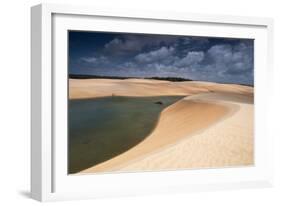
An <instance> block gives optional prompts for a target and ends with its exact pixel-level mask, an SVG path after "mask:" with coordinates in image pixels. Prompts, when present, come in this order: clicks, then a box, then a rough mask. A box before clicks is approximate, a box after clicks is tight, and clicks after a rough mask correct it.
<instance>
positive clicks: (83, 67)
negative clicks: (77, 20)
mask: <svg viewBox="0 0 281 206" xmlns="http://www.w3.org/2000/svg"><path fill="white" fill-rule="evenodd" d="M253 53H254V41H253V40H250V39H229V38H208V37H189V36H171V35H151V34H122V33H103V32H78V31H77V32H75V31H70V32H69V72H70V74H93V75H103V76H106V75H108V76H122V77H183V78H187V79H193V80H201V81H214V82H223V83H239V84H251V85H252V84H253V82H254V79H253V78H254V76H253V73H254V72H253V69H254V68H253V66H254V65H253V62H254V59H253V58H254V57H253Z"/></svg>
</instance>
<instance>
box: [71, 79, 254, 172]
mask: <svg viewBox="0 0 281 206" xmlns="http://www.w3.org/2000/svg"><path fill="white" fill-rule="evenodd" d="M112 94H114V95H120V96H122V95H123V96H157V95H186V96H187V97H186V98H184V99H182V100H180V101H178V102H176V103H175V104H173V105H171V106H169V107H167V108H166V109H165V110H163V111H162V113H161V115H160V117H159V120H158V123H157V125H156V128H155V129H154V130H153V132H152V133H151V134H150V135H149V136H148V137H147V138H146V139H145V140H144V141H142V142H141V143H139V144H138V145H136V146H135V147H133V148H131V149H130V150H128V151H126V152H124V153H123V154H121V155H118V156H116V157H114V158H112V159H110V160H108V161H105V162H103V163H100V164H98V165H95V166H93V167H91V168H88V169H86V170H84V171H82V172H81V173H80V174H83V173H93V172H111V171H143V170H155V169H156V170H158V169H159V170H165V169H184V168H202V167H203V168H205V167H226V166H242V165H250V164H253V88H252V87H248V86H242V85H229V84H227V85H225V84H216V83H209V82H193V81H192V82H168V81H158V80H139V79H128V80H110V79H109V80H105V79H95V80H93V79H90V80H73V79H71V80H70V98H71V99H77V98H91V97H101V96H109V95H112Z"/></svg>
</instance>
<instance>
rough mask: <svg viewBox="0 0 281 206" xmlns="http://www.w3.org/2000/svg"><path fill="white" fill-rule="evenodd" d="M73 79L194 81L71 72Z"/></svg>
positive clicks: (178, 78)
mask: <svg viewBox="0 0 281 206" xmlns="http://www.w3.org/2000/svg"><path fill="white" fill-rule="evenodd" d="M69 78H71V79H155V80H166V81H171V82H184V81H192V80H191V79H185V78H181V77H142V78H140V77H117V76H99V75H88V74H69Z"/></svg>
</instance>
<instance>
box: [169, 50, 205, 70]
mask: <svg viewBox="0 0 281 206" xmlns="http://www.w3.org/2000/svg"><path fill="white" fill-rule="evenodd" d="M204 56H205V55H204V52H202V51H200V52H195V51H192V52H188V53H187V55H186V56H185V57H183V58H181V59H179V60H178V61H176V62H175V63H174V65H175V66H177V67H185V66H192V65H195V64H198V63H200V62H201V61H202V60H203V59H204Z"/></svg>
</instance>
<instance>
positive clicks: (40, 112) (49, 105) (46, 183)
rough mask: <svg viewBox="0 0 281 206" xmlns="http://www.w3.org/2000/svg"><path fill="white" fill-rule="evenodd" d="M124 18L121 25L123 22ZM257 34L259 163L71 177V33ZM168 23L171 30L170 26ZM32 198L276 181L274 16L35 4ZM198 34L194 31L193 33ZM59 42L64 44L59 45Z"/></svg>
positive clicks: (213, 187)
mask: <svg viewBox="0 0 281 206" xmlns="http://www.w3.org/2000/svg"><path fill="white" fill-rule="evenodd" d="M116 21H118V24H119V25H118V26H116ZM155 23H157V24H159V25H160V24H161V25H162V27H161V26H160V27H159V28H163V29H162V30H161V29H160V30H161V31H160V33H165V34H186V32H187V31H186V28H187V27H186V26H187V25H188V26H190V27H192V30H193V32H195V33H192V34H195V35H201V36H224V37H241V38H242V37H243V38H254V39H257V47H255V165H254V166H253V167H244V168H223V169H200V170H181V171H166V172H144V173H121V174H103V175H82V176H72V177H69V176H67V173H66V167H65V165H66V164H67V162H66V161H65V160H66V159H65V155H64V153H65V152H66V150H65V147H64V146H63V145H64V144H66V142H65V138H60V137H62V136H65V133H66V131H65V129H66V128H64V127H60V126H58V125H63V124H64V122H65V119H66V112H65V111H66V110H64V111H61V110H58V109H57V108H58V107H60V108H62V107H65V100H66V99H67V87H66V85H67V83H66V79H67V76H66V75H67V73H66V70H65V69H57V68H65V67H67V61H66V59H67V55H66V54H67V52H66V50H65V49H66V45H67V41H66V38H67V36H66V35H65V34H66V31H67V30H69V29H77V30H95V29H96V30H101V31H127V32H128V31H133V32H148V31H149V32H151V33H157V32H158V33H159V31H156V30H155V29H153V24H155ZM165 25H169V26H171V28H173V29H171V30H167V29H166V30H165V29H164V27H165ZM31 26H32V28H31V40H32V41H31V50H32V54H31V56H32V60H31V67H32V68H31V71H32V85H31V93H32V99H31V108H32V115H31V119H32V129H31V164H32V165H31V196H32V198H34V199H36V200H39V201H53V200H67V199H83V198H96V197H112V196H120V195H136V194H150V193H174V192H189V191H191V192H195V191H209V190H225V189H239V188H252V187H270V186H272V185H273V175H272V173H273V168H272V166H273V160H272V157H273V155H272V149H273V144H272V141H273V136H272V134H271V133H270V128H269V123H268V117H267V113H266V109H268V108H270V105H271V101H270V100H271V96H270V94H269V92H267V91H270V87H271V79H272V76H273V73H272V72H273V59H272V58H273V54H272V52H273V32H272V29H273V21H272V19H269V18H258V17H238V16H224V15H202V14H189V13H173V12H171V13H170V12H169V13H166V12H165V13H159V12H149V11H132V10H126V9H123V10H121V9H118V10H117V9H113V8H92V7H86V6H84V7H83V6H70V5H56V4H40V5H37V6H34V7H32V9H31ZM188 32H191V31H188ZM58 42H59V43H58Z"/></svg>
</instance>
